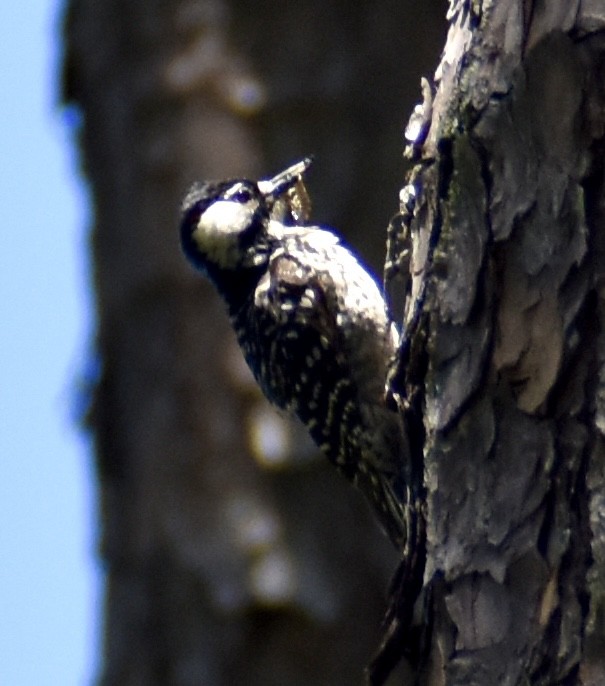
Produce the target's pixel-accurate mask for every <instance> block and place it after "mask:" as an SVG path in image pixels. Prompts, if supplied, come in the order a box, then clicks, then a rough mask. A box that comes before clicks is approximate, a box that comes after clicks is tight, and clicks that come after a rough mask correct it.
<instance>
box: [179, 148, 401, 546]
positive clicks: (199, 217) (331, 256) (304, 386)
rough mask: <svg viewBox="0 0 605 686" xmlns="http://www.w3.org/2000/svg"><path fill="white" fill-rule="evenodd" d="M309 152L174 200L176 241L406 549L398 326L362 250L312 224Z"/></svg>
mask: <svg viewBox="0 0 605 686" xmlns="http://www.w3.org/2000/svg"><path fill="white" fill-rule="evenodd" d="M311 161H312V158H304V159H302V160H300V161H298V162H296V163H295V164H293V165H291V166H289V167H286V168H285V169H284V170H283V171H281V172H279V173H278V174H276V175H275V176H273V177H271V178H263V179H260V180H257V181H253V180H250V179H245V178H234V179H228V180H221V181H205V182H201V183H199V182H198V183H196V184H194V185H193V186H192V187H191V188H190V190H189V192H188V193H187V194H186V196H185V198H184V200H183V202H182V206H181V221H180V239H181V246H182V249H183V252H184V254H185V256H186V258H187V259H188V260H189V262H190V263H191V264H192V265H193V267H194V268H196V269H197V270H198V271H199V272H201V273H202V274H203V275H204V276H205V277H206V278H207V279H208V280H209V281H210V282H211V283H212V284H213V285H214V287H215V288H216V289H217V291H218V292H219V293H220V295H221V296H222V298H223V299H224V301H225V303H226V305H227V312H228V316H229V318H230V321H231V324H232V326H233V328H234V330H235V333H236V336H237V339H238V342H239V345H240V347H241V349H242V352H243V354H244V357H245V359H246V361H247V363H248V365H249V367H250V369H251V370H252V373H253V375H254V377H255V379H256V381H257V382H258V384H259V385H260V388H261V390H262V391H263V393H264V395H265V396H266V397H267V398H268V399H269V400H270V401H271V402H272V403H273V404H274V405H276V406H277V407H279V408H282V409H283V410H285V411H286V412H288V413H290V414H293V415H295V416H297V417H298V418H299V419H300V420H301V421H302V422H303V424H304V425H305V426H306V428H307V430H308V431H309V433H310V435H311V437H312V438H313V440H314V441H315V443H316V444H317V446H318V447H319V448H320V450H321V451H322V452H323V453H324V454H325V455H326V456H327V458H328V459H329V460H330V462H332V463H333V464H334V465H335V466H336V468H337V469H338V470H339V471H340V472H341V473H342V474H343V475H344V476H345V477H346V478H347V479H348V480H349V481H350V482H351V483H353V484H354V485H355V486H356V487H357V488H358V489H359V490H360V491H361V492H362V493H363V495H364V496H365V497H366V499H367V500H368V501H369V503H370V505H371V507H372V508H373V510H374V511H375V513H376V515H377V517H378V520H379V522H380V523H381V524H382V527H383V529H384V530H385V532H386V533H387V535H388V536H389V538H390V539H391V541H392V542H393V544H394V545H395V546H396V547H397V548H398V549H400V550H403V548H404V546H405V543H406V521H407V520H406V506H407V504H408V502H409V499H410V493H409V484H408V477H409V470H410V459H409V452H410V448H409V442H408V436H407V434H406V430H405V426H404V424H403V421H402V419H401V417H400V416H399V414H398V413H397V412H396V411H394V410H393V409H391V408H390V407H388V406H387V403H386V401H385V383H386V377H387V371H388V366H389V361H390V360H391V359H392V356H393V355H394V354H395V352H396V350H397V345H398V341H399V333H398V330H397V327H396V326H395V324H394V323H393V321H392V319H391V317H390V316H389V313H388V308H387V304H386V302H385V298H384V296H383V294H382V292H381V289H380V287H379V286H378V282H377V280H376V278H375V277H374V276H373V274H372V273H371V272H370V271H369V269H368V268H367V267H366V266H365V265H364V264H363V262H362V260H361V259H360V257H359V256H358V255H357V254H356V253H355V252H354V251H353V250H352V249H351V248H350V247H349V246H348V245H347V244H346V243H345V241H344V240H343V239H342V238H341V237H340V236H339V234H338V233H337V232H336V231H334V230H333V229H331V228H329V227H324V226H320V225H315V224H313V223H312V222H311V221H310V219H309V216H308V215H309V207H308V203H307V201H306V197H307V196H306V189H305V187H304V183H303V177H304V175H305V174H306V172H307V170H308V168H309V166H310V164H311Z"/></svg>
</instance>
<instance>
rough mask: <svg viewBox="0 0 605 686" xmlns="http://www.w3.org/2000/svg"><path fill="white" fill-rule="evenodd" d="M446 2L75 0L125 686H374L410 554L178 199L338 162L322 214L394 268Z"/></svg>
mask: <svg viewBox="0 0 605 686" xmlns="http://www.w3.org/2000/svg"><path fill="white" fill-rule="evenodd" d="M442 5H443V3H442V2H441V1H440V0H434V2H425V3H417V2H412V1H410V2H395V1H386V2H381V3H378V4H376V5H375V6H370V5H367V6H366V4H364V3H358V4H356V3H350V2H344V1H341V2H324V1H323V0H321V1H319V2H318V1H315V0H312V1H309V2H304V3H294V2H292V3H288V2H274V1H272V2H270V1H268V0H264V1H263V0H261V1H259V2H255V3H243V2H238V1H237V0H232V1H231V2H227V1H226V0H225V1H223V2H221V1H220V0H215V1H212V0H173V1H172V2H169V1H165V2H161V3H150V2H148V1H146V0H130V1H129V2H123V3H117V4H116V3H110V2H108V0H94V1H93V0H71V1H70V2H69V4H68V11H67V15H66V24H65V39H66V57H65V64H64V89H65V90H64V97H65V100H66V102H68V103H70V104H71V105H73V106H75V107H77V108H78V109H79V110H80V112H81V115H82V116H81V122H82V125H81V129H80V131H79V141H80V146H81V155H82V160H83V168H84V171H85V173H86V175H87V178H88V180H89V182H90V186H91V197H92V202H93V211H94V220H93V230H92V241H91V244H92V254H93V267H94V286H95V291H96V298H97V309H98V330H97V342H96V345H97V351H98V355H99V365H100V378H99V380H98V383H97V385H96V390H95V394H94V401H93V407H92V411H91V423H92V428H93V431H94V436H95V444H96V459H97V474H98V479H99V485H98V494H99V522H100V537H101V556H102V559H103V562H104V564H105V568H106V572H107V577H106V593H105V610H104V658H103V663H102V675H101V676H100V681H101V683H103V684H105V685H106V686H109V685H114V684H115V685H118V684H119V685H120V686H129V685H134V684H141V685H152V684H179V685H183V686H185V685H188V684H191V685H194V684H195V685H196V686H199V685H200V684H212V685H213V686H218V685H220V684H226V685H227V684H228V685H233V684H244V683H245V684H247V685H249V686H254V685H255V684H258V685H259V686H260V685H261V684H262V685H263V686H267V685H271V684H276V685H278V684H279V685H280V686H281V685H283V684H288V685H289V686H295V685H296V684H301V685H302V684H305V685H306V684H326V685H328V684H330V685H331V686H334V685H336V684H352V683H359V682H360V678H361V677H360V675H361V672H362V669H363V667H364V665H365V664H366V662H367V661H368V658H369V657H370V655H371V653H372V652H373V650H374V648H375V646H376V645H377V642H378V638H379V624H380V620H381V616H382V612H383V610H384V605H385V593H386V587H387V583H388V579H389V577H390V575H391V573H392V571H393V569H394V566H395V564H396V562H397V555H396V553H395V552H394V551H392V550H391V549H390V546H389V544H388V542H387V541H386V539H385V538H384V537H383V536H382V534H381V533H380V532H379V530H378V528H377V526H376V525H375V523H374V521H373V519H372V517H371V516H370V515H369V513H368V512H367V511H366V507H365V503H363V502H361V500H360V497H359V495H358V494H356V493H355V492H354V491H353V490H352V489H351V488H350V487H349V486H348V485H347V484H346V483H345V482H344V480H342V479H341V478H340V477H338V476H337V475H336V474H335V473H334V471H333V469H332V468H331V467H329V466H327V465H326V464H325V462H324V461H323V459H320V460H315V461H313V460H310V459H309V458H308V456H307V457H305V454H304V453H305V451H306V452H309V446H308V443H306V442H305V440H304V439H301V438H300V436H301V434H300V433H299V432H297V430H296V429H291V428H289V427H288V426H286V427H285V428H284V425H283V424H279V423H278V424H276V421H278V420H274V419H273V415H270V414H268V413H267V408H266V406H265V405H264V401H263V400H262V399H261V398H260V397H259V395H258V392H257V391H256V389H255V386H254V385H253V384H252V383H251V380H250V377H249V375H248V374H247V371H246V370H245V369H244V365H243V362H242V360H241V357H240V354H239V351H238V349H237V347H236V345H235V343H234V338H233V335H232V333H231V330H230V327H229V325H228V322H227V317H226V316H225V314H224V308H223V305H222V303H221V302H220V301H219V299H218V297H217V296H216V294H215V293H214V292H213V290H212V289H211V287H210V286H209V285H208V284H207V283H205V282H204V281H203V279H201V278H200V276H199V275H197V274H194V273H193V272H192V270H191V269H190V268H189V267H188V265H187V264H186V263H185V261H184V259H183V257H182V256H181V254H180V252H179V245H178V233H177V225H178V206H179V203H180V199H181V197H182V196H183V194H184V192H185V190H186V189H187V187H188V185H189V184H190V183H191V182H192V181H193V180H195V179H203V178H209V177H210V178H221V177H233V176H241V175H244V176H251V177H258V176H262V175H269V174H272V173H274V172H275V171H277V170H279V169H280V168H281V167H282V166H283V165H285V164H287V163H290V162H292V161H293V160H295V159H296V158H298V157H300V156H303V155H305V154H308V153H315V154H316V156H317V159H316V164H315V168H314V169H313V171H312V173H311V179H310V190H311V196H312V198H313V200H314V205H315V206H314V217H315V218H316V219H317V220H318V221H322V222H325V223H328V224H331V225H333V226H335V227H337V228H339V229H341V230H342V231H343V232H344V233H346V234H348V236H349V238H350V239H351V240H352V241H353V243H355V244H356V245H358V246H359V247H360V249H361V251H362V252H363V254H364V256H365V257H366V258H367V259H368V261H369V262H371V263H372V264H373V265H374V266H375V267H376V268H377V270H378V269H380V268H381V265H382V259H383V253H384V241H385V227H386V225H387V223H388V220H389V217H390V216H391V215H392V214H393V213H394V211H395V210H396V197H397V189H398V187H399V186H400V185H401V179H402V176H403V163H402V160H401V156H400V150H401V147H402V142H401V141H402V128H403V123H404V119H405V116H406V115H405V113H406V112H409V111H410V109H411V106H412V103H413V101H414V100H415V99H417V98H418V95H417V94H418V81H419V78H420V76H421V75H423V74H429V73H430V72H431V71H432V69H433V67H434V64H435V61H436V56H437V55H438V53H439V46H440V44H441V42H442V39H443V18H442V13H443V9H444V8H443V6H442ZM284 431H286V432H287V433H286V434H283V432H284ZM280 432H281V433H280ZM259 435H260V437H261V438H260V439H259V438H258V436H259ZM255 437H256V438H255ZM270 439H271V440H272V441H273V444H272V445H269V444H268V443H269V441H270ZM288 440H289V441H290V446H291V447H290V448H289V447H288ZM285 453H287V454H288V455H292V456H293V457H292V459H294V458H296V462H295V463H294V464H292V463H291V461H288V460H285V461H284V454H285ZM255 458H256V459H255ZM271 462H273V463H278V464H279V465H281V468H280V469H277V468H275V466H274V467H273V468H269V466H268V465H269V464H270V463H271Z"/></svg>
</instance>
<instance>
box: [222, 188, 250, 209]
mask: <svg viewBox="0 0 605 686" xmlns="http://www.w3.org/2000/svg"><path fill="white" fill-rule="evenodd" d="M223 198H224V199H225V200H232V201H233V202H239V203H241V204H242V205H245V204H246V203H247V202H250V200H252V192H251V191H250V189H249V188H247V187H246V186H245V185H244V184H243V183H237V184H235V185H233V186H231V188H229V190H227V191H226V193H225V194H224V196H223Z"/></svg>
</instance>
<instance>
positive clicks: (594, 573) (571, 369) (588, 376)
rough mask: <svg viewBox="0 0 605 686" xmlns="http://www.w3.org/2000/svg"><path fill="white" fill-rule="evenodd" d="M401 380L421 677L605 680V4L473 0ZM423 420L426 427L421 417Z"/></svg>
mask: <svg viewBox="0 0 605 686" xmlns="http://www.w3.org/2000/svg"><path fill="white" fill-rule="evenodd" d="M449 21H450V29H449V34H448V39H447V42H446V47H445V50H444V53H443V57H442V61H441V65H440V67H439V70H438V72H437V75H436V90H435V92H434V99H433V102H432V109H431V103H430V102H429V101H428V100H427V102H425V107H424V111H423V112H422V113H420V112H417V113H416V116H415V119H414V121H413V124H414V126H411V127H410V128H409V134H410V138H411V139H413V140H412V141H411V142H410V147H409V153H410V154H411V155H412V156H413V157H414V158H415V159H416V166H415V168H414V169H413V171H412V173H411V175H410V185H409V186H408V187H407V189H406V191H405V193H404V196H405V197H406V198H408V199H409V198H410V197H412V196H415V197H416V198H417V202H416V205H415V208H414V209H413V210H412V211H411V212H410V206H409V205H408V207H407V208H405V213H404V214H405V216H404V217H403V222H402V223H403V225H404V226H405V227H406V228H407V229H408V230H409V239H410V241H411V258H410V272H411V274H412V275H413V278H412V282H411V286H410V296H409V298H408V303H407V306H406V317H405V318H406V325H407V329H406V336H405V340H404V345H403V347H402V358H401V364H400V367H399V369H398V371H397V374H396V375H395V376H394V379H393V391H394V393H395V397H399V398H400V399H401V401H402V407H404V408H406V412H407V413H408V416H409V419H410V423H411V426H412V427H416V428H418V426H421V427H422V428H421V431H422V432H423V433H424V445H423V448H422V453H423V458H424V484H423V487H424V489H425V498H426V504H425V508H426V509H425V512H426V531H427V544H426V545H427V548H426V555H427V562H426V569H425V570H424V583H425V587H424V608H425V616H424V626H423V630H424V639H425V640H424V644H423V649H424V653H423V655H422V660H423V661H422V665H421V669H420V671H419V679H420V682H421V683H425V684H430V685H431V686H433V685H437V684H451V685H453V684H459V685H463V684H464V685H465V686H468V685H470V684H477V685H479V684H481V685H485V686H490V685H493V684H528V683H529V684H544V685H552V684H585V685H587V684H594V685H596V684H601V683H605V649H604V648H605V644H604V641H605V627H604V624H603V615H604V605H603V600H604V586H603V579H605V556H604V552H605V531H604V525H605V520H604V515H603V502H604V500H603V499H604V497H605V490H604V451H603V431H604V430H605V421H604V417H605V415H604V408H605V405H604V401H603V398H604V397H605V386H604V383H605V365H604V360H605V353H604V350H605V347H604V344H605V337H604V331H605V329H604V324H605V319H604V315H605V309H604V304H605V301H604V299H603V277H604V274H605V267H604V265H605V262H604V257H605V256H604V254H603V248H604V246H605V222H604V219H605V217H604V209H603V208H604V206H605V195H604V172H605V165H604V159H605V157H604V152H605V148H604V144H603V134H604V123H605V117H604V113H605V89H604V85H605V83H604V81H603V75H604V72H603V64H604V56H605V52H604V49H605V31H604V29H605V8H604V6H603V4H602V3H591V2H568V1H567V0H560V1H552V2H549V3H538V2H529V3H527V2H518V1H513V0H498V1H497V2H495V1H491V0H484V1H483V2H474V3H470V2H451V4H450V13H449ZM419 417H420V418H421V422H418V418H419Z"/></svg>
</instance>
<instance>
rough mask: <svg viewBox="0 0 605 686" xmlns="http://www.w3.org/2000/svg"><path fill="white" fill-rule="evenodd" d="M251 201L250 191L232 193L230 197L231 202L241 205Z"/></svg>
mask: <svg viewBox="0 0 605 686" xmlns="http://www.w3.org/2000/svg"><path fill="white" fill-rule="evenodd" d="M251 199H252V195H251V193H250V191H247V190H241V191H237V193H234V194H233V195H232V196H231V200H235V202H241V203H246V202H249V201H250V200H251Z"/></svg>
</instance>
